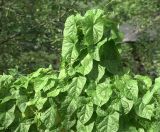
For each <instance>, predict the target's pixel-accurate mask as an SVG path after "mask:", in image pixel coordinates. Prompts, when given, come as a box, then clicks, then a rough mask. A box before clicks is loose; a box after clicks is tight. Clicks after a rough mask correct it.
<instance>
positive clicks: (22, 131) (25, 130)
mask: <svg viewBox="0 0 160 132" xmlns="http://www.w3.org/2000/svg"><path fill="white" fill-rule="evenodd" d="M30 126H31V123H29V122H28V123H20V124H19V126H18V127H17V128H16V130H15V131H14V132H29V128H30Z"/></svg>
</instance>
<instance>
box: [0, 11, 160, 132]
mask: <svg viewBox="0 0 160 132" xmlns="http://www.w3.org/2000/svg"><path fill="white" fill-rule="evenodd" d="M119 39H120V34H119V32H118V29H117V26H116V24H115V23H114V22H112V21H111V20H109V19H108V18H107V17H106V16H105V15H104V12H103V11H102V10H89V11H87V12H86V14H85V15H84V16H81V15H80V14H77V15H75V16H74V15H72V16H70V17H69V18H68V19H67V20H66V23H65V29H64V39H63V46H62V62H61V68H60V73H59V74H56V73H55V72H54V71H52V70H51V68H48V69H43V68H41V69H39V70H38V71H36V72H34V73H32V74H30V75H28V76H22V75H20V76H18V77H17V78H15V77H13V76H11V75H2V76H1V77H0V130H2V131H11V132H12V131H15V132H18V131H20V132H24V131H25V132H28V131H29V132H32V131H33V132H36V131H37V132H44V131H45V132H56V131H57V132H67V131H78V132H92V131H93V132H94V131H98V132H117V131H119V132H124V131H126V132H131V131H133V132H143V131H149V132H151V131H153V132H158V131H160V127H159V125H160V116H159V115H160V112H159V111H160V99H159V97H158V96H159V95H158V94H159V89H160V78H157V79H155V82H154V83H152V80H151V79H150V78H149V77H147V76H141V75H136V76H135V75H133V74H132V75H131V73H129V72H126V70H125V69H123V67H122V65H121V58H120V53H119V52H120V48H119V45H118V44H117V43H116V42H117V41H119Z"/></svg>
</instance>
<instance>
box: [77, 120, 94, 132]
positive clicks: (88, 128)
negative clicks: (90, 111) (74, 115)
mask: <svg viewBox="0 0 160 132" xmlns="http://www.w3.org/2000/svg"><path fill="white" fill-rule="evenodd" d="M93 127H94V122H93V123H91V124H89V125H83V124H82V123H81V122H80V121H79V120H78V121H77V126H76V128H77V132H92V130H93Z"/></svg>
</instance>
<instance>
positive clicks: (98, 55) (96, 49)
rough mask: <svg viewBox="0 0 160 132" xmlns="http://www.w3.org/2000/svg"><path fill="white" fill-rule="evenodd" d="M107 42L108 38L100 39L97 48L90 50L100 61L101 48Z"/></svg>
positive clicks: (94, 57) (95, 58)
mask: <svg viewBox="0 0 160 132" xmlns="http://www.w3.org/2000/svg"><path fill="white" fill-rule="evenodd" d="M106 42H107V38H106V39H104V40H102V41H100V42H98V44H97V45H96V46H95V49H94V50H93V51H90V52H91V55H92V57H93V59H94V60H96V61H100V48H101V46H102V45H104V44H105V43H106Z"/></svg>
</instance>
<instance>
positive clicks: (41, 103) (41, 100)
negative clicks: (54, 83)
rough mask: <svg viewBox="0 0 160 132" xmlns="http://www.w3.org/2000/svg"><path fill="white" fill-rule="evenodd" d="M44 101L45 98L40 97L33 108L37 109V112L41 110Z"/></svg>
mask: <svg viewBox="0 0 160 132" xmlns="http://www.w3.org/2000/svg"><path fill="white" fill-rule="evenodd" d="M46 101H47V98H43V97H40V98H38V99H37V101H36V103H35V106H36V107H37V109H38V110H41V109H42V108H43V105H44V104H45V102H46Z"/></svg>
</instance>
